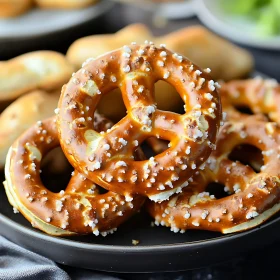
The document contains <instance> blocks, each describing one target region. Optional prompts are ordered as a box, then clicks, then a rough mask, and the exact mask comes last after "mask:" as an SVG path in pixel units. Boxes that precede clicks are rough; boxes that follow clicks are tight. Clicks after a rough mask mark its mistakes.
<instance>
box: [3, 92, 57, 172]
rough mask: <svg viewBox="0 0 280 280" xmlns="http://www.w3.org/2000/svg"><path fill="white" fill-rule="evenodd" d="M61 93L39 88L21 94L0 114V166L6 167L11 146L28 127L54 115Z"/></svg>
mask: <svg viewBox="0 0 280 280" xmlns="http://www.w3.org/2000/svg"><path fill="white" fill-rule="evenodd" d="M59 95H60V93H59V92H55V93H52V94H48V93H46V92H44V91H40V90H37V91H34V92H30V93H28V94H26V95H23V96H21V97H20V98H18V99H17V100H16V101H14V102H13V103H12V104H11V105H10V106H9V107H7V108H6V109H5V110H4V112H3V113H2V114H1V116H0V168H3V167H4V164H5V160H6V155H7V152H8V150H9V148H10V146H11V145H12V144H13V142H14V141H15V140H16V139H17V138H18V137H19V136H20V135H21V134H22V133H23V132H24V131H25V130H26V129H28V128H29V127H30V126H32V125H33V124H34V123H36V121H39V120H43V119H46V118H49V117H51V116H53V115H54V109H55V108H56V107H57V103H58V99H59Z"/></svg>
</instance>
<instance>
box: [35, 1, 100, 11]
mask: <svg viewBox="0 0 280 280" xmlns="http://www.w3.org/2000/svg"><path fill="white" fill-rule="evenodd" d="M96 2H98V0H35V3H36V4H37V5H38V6H39V7H40V8H47V9H54V8H59V9H80V8H85V7H88V6H90V5H93V4H95V3H96Z"/></svg>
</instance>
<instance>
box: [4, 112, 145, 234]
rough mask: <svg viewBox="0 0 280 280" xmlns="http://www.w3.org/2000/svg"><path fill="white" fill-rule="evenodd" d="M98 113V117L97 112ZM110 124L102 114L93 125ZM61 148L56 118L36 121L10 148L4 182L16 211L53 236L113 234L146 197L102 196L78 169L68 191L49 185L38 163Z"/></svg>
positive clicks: (102, 125) (105, 126)
mask: <svg viewBox="0 0 280 280" xmlns="http://www.w3.org/2000/svg"><path fill="white" fill-rule="evenodd" d="M97 117H98V116H97ZM110 126H111V124H110V123H109V122H108V121H107V120H105V119H104V118H102V117H98V119H96V120H95V128H96V129H97V130H98V131H99V130H100V129H104V128H108V127H110ZM57 146H59V140H58V136H57V128H56V124H55V118H51V119H48V120H45V121H43V122H38V124H36V125H34V126H33V127H31V128H30V129H29V130H27V131H26V132H25V133H24V134H23V135H22V136H21V137H20V138H18V139H17V141H16V142H15V143H14V144H13V145H12V147H11V148H10V150H9V152H8V156H7V161H6V167H5V176H6V181H5V182H4V186H5V189H6V193H7V196H8V198H9V201H10V203H11V204H12V205H13V206H14V210H15V211H17V210H18V211H20V212H21V213H22V214H23V215H24V216H25V217H26V218H27V219H28V220H29V221H30V222H31V223H32V225H33V226H34V227H37V228H39V229H41V230H42V231H44V232H46V233H48V234H51V235H58V236H60V235H73V234H87V233H93V234H95V235H98V234H99V233H101V234H102V235H103V236H105V235H106V234H107V233H108V232H113V231H114V230H115V229H116V228H117V227H118V226H119V225H120V224H121V223H123V222H124V221H125V220H127V219H128V218H129V217H130V216H131V215H132V214H134V213H135V212H136V211H138V210H139V209H140V207H141V206H142V204H143V202H144V198H143V197H140V196H135V197H134V199H133V201H132V202H127V201H125V197H123V196H121V195H119V194H116V193H113V192H107V193H105V194H99V190H98V188H97V186H96V185H95V184H94V183H93V182H91V181H89V180H88V179H86V178H85V177H84V176H83V175H81V174H79V173H78V172H77V171H74V172H73V174H72V178H71V180H70V182H69V184H68V185H67V187H66V189H65V191H64V190H61V191H60V192H59V193H54V192H51V191H50V190H48V189H46V188H45V187H44V185H43V183H42V182H41V179H40V164H41V160H42V158H43V157H44V156H45V155H46V153H48V151H50V150H52V149H53V148H55V147H57Z"/></svg>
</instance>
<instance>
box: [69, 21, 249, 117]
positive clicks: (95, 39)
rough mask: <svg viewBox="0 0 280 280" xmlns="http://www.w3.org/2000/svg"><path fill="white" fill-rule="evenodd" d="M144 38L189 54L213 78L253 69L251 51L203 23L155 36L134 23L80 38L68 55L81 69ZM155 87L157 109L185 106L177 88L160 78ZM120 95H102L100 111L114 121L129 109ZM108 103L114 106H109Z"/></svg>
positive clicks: (238, 75) (145, 28) (114, 93)
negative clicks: (100, 56)
mask: <svg viewBox="0 0 280 280" xmlns="http://www.w3.org/2000/svg"><path fill="white" fill-rule="evenodd" d="M144 40H148V41H153V42H154V43H155V44H156V45H159V44H162V43H164V44H166V47H167V48H169V49H171V50H172V51H174V52H177V53H179V54H180V55H183V56H186V57H188V58H189V59H190V60H191V61H193V62H194V63H195V64H197V65H198V66H200V67H201V68H208V67H209V68H210V69H211V70H212V71H211V76H212V77H213V78H214V79H224V80H231V79H237V78H240V77H243V76H244V75H246V74H248V73H249V72H250V71H251V70H252V68H253V58H252V56H251V55H250V53H248V52H247V51H245V50H243V49H241V48H239V47H237V46H235V45H233V44H231V43H230V42H228V41H226V40H224V39H222V38H220V37H218V36H216V35H215V34H213V33H211V32H210V31H209V30H207V29H206V28H204V27H202V26H192V27H187V28H183V29H181V30H179V31H176V32H172V33H169V34H167V35H165V36H160V37H155V36H153V35H152V34H151V31H150V30H149V29H148V28H147V27H146V26H145V25H143V24H131V25H128V26H127V27H125V28H123V29H121V30H120V31H118V32H117V33H115V34H102V35H92V36H88V37H85V38H81V39H78V40H77V41H75V42H74V43H73V44H72V45H71V46H70V47H69V49H68V51H67V55H66V56H67V58H68V59H69V61H70V62H71V63H72V64H73V65H75V67H76V69H79V68H80V67H81V65H82V63H83V62H84V61H85V60H86V59H88V58H90V57H92V58H95V57H98V56H99V55H101V54H103V53H106V52H108V51H112V50H114V49H116V48H120V47H121V46H123V45H125V44H130V43H131V42H133V41H135V42H137V43H142V42H144ZM92 46H94V47H92ZM217 57H218V58H219V59H217ZM228 65H230V67H228ZM155 87H156V88H155V94H156V100H157V104H158V108H160V109H162V110H168V111H177V110H178V109H179V108H180V107H181V106H182V105H183V102H182V100H181V99H180V97H179V95H178V94H177V92H176V89H174V87H172V86H170V85H169V84H167V83H165V82H164V81H159V82H158V83H156V85H155ZM120 95H121V93H120V91H118V93H117V92H116V91H114V92H113V93H112V94H111V93H109V94H107V95H106V96H105V97H104V98H102V100H101V101H100V103H99V105H98V110H99V112H101V113H103V114H105V115H106V116H108V117H109V118H110V119H113V120H115V121H118V120H119V119H120V118H121V117H123V116H125V112H126V109H125V107H124V105H123V103H122V102H121V99H120ZM108 103H111V104H114V106H108Z"/></svg>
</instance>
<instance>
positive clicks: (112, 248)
mask: <svg viewBox="0 0 280 280" xmlns="http://www.w3.org/2000/svg"><path fill="white" fill-rule="evenodd" d="M15 215H16V214H15ZM275 215H277V213H276V214H275ZM279 221H280V216H279V217H276V218H275V217H274V218H273V217H271V219H270V220H269V221H266V222H264V223H263V224H261V225H259V226H257V227H255V228H252V229H250V230H247V231H243V232H237V233H231V234H225V235H222V236H218V237H214V238H210V239H206V240H199V241H191V242H182V243H170V244H161V245H141V246H132V245H130V246H126V245H109V244H105V245H104V244H96V243H88V242H81V241H76V240H68V239H65V238H64V237H56V236H51V235H47V234H45V233H43V232H40V231H37V230H34V229H32V228H28V227H26V226H25V225H21V224H19V223H17V222H15V221H14V220H12V219H11V218H9V217H7V216H6V215H4V214H2V213H0V223H4V224H6V225H8V226H9V227H11V228H12V229H14V230H17V231H19V232H22V233H24V234H25V235H28V236H30V237H35V238H37V239H42V240H44V241H47V242H50V243H53V244H59V245H63V246H67V247H71V248H78V249H83V250H89V251H92V250H94V251H102V252H105V251H107V252H120V251H121V252H123V253H132V254H133V253H139V252H141V253H149V252H151V251H153V250H157V252H161V251H166V250H168V251H169V252H174V251H175V252H176V251H177V250H183V249H187V248H188V247H196V246H197V247H201V246H207V245H213V243H226V242H228V241H231V240H233V239H237V238H240V237H244V236H246V235H249V234H253V233H255V232H257V231H259V230H264V229H265V228H267V227H269V226H271V225H272V224H274V223H277V222H279ZM0 234H1V230H0Z"/></svg>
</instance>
